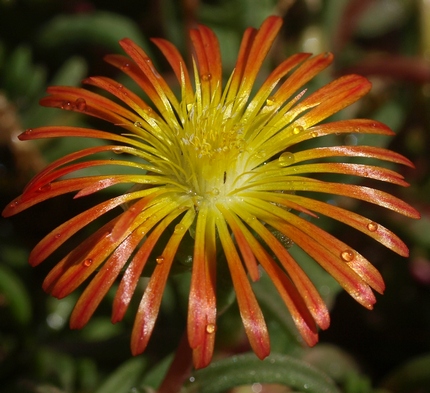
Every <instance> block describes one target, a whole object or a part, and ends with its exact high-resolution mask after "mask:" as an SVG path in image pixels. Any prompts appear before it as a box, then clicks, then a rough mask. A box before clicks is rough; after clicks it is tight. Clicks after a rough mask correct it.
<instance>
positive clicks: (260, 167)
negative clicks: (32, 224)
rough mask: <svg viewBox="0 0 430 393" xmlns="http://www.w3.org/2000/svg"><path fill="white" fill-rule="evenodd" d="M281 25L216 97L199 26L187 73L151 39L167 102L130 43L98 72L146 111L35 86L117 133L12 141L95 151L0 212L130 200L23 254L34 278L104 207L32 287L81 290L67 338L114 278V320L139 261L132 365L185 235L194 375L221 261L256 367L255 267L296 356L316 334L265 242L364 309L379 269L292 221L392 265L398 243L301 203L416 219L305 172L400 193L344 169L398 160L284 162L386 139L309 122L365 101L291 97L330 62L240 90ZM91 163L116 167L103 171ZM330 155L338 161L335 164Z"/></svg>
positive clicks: (205, 342)
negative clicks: (166, 67)
mask: <svg viewBox="0 0 430 393" xmlns="http://www.w3.org/2000/svg"><path fill="white" fill-rule="evenodd" d="M281 23H282V22H281V19H280V18H277V17H269V18H268V19H266V20H265V21H264V22H263V24H262V26H261V27H260V29H258V30H257V29H253V28H249V29H247V30H246V31H245V34H244V37H243V40H242V43H241V47H240V52H239V56H238V60H237V63H236V66H235V68H234V71H233V73H232V74H231V76H230V78H229V79H228V80H227V82H226V83H225V85H223V81H222V66H221V55H220V51H219V45H218V41H217V39H216V37H215V35H214V33H213V32H212V31H211V30H210V29H209V28H207V27H205V26H199V27H198V28H196V29H194V30H192V31H191V33H190V36H191V41H192V46H193V49H194V55H193V64H192V74H191V75H190V74H189V71H188V69H187V67H186V64H185V62H184V60H183V58H182V57H181V55H180V54H179V53H178V51H177V49H176V48H175V47H174V46H173V45H172V44H171V43H169V42H167V41H165V40H163V39H154V40H153V42H154V43H155V45H156V46H157V47H158V48H159V49H160V50H161V52H162V53H163V54H164V56H165V57H166V59H167V60H168V62H169V63H170V65H171V67H172V69H173V71H174V73H175V75H176V77H177V79H178V81H179V84H180V88H181V91H180V98H177V96H176V95H175V94H174V93H173V92H172V90H171V89H170V87H169V86H168V85H167V83H166V81H165V80H164V79H163V78H162V76H161V75H160V74H159V73H158V71H157V70H156V69H155V67H154V65H153V63H152V62H151V60H150V59H149V58H148V56H147V55H146V53H145V52H144V51H143V50H142V49H141V48H139V47H138V46H137V45H136V44H134V43H133V42H132V41H130V40H129V39H124V40H122V41H121V46H122V47H123V49H124V50H125V52H126V53H127V55H128V57H125V56H119V55H112V56H108V57H107V58H106V60H107V61H108V62H109V63H111V64H112V65H114V66H115V67H118V68H120V69H121V70H122V71H124V72H125V73H126V74H127V75H129V76H130V77H131V78H132V79H134V81H136V82H137V84H138V85H139V86H140V88H141V89H142V90H143V91H144V92H145V93H146V95H147V96H148V97H149V99H150V100H151V103H150V104H149V103H147V102H145V101H144V100H143V99H142V98H141V97H139V96H138V95H137V94H136V93H134V92H132V91H131V90H129V89H127V88H126V87H125V86H123V85H121V84H120V83H118V82H116V81H114V80H112V79H109V78H106V77H91V78H88V79H86V80H85V81H84V82H85V83H86V84H88V85H91V86H95V87H97V88H99V89H102V90H105V91H106V92H108V93H110V94H111V95H113V96H114V97H115V98H116V100H115V101H114V100H111V99H108V98H105V97H104V96H101V95H99V94H98V93H94V92H92V91H89V90H86V89H83V88H73V87H50V88H49V90H48V93H49V96H47V97H46V98H44V99H42V101H41V103H42V105H45V106H49V107H58V108H61V109H64V110H72V111H76V112H81V113H85V114H88V115H91V116H95V117H98V118H101V119H103V120H106V121H108V122H110V123H112V124H113V125H115V126H117V128H118V129H119V132H107V131H101V130H96V129H87V128H79V127H66V126H64V127H58V126H50V127H40V128H36V129H29V130H27V131H25V132H24V133H23V134H22V135H21V136H20V139H21V140H30V139H37V138H55V137H75V138H77V137H83V138H97V139H102V140H106V141H108V143H107V144H105V145H103V146H97V147H89V148H86V149H83V150H81V151H77V152H75V153H72V154H69V155H67V156H65V157H63V158H60V159H58V160H57V161H55V162H53V163H52V164H50V165H49V166H47V167H46V168H45V169H44V170H43V171H42V172H41V173H39V174H38V175H37V176H35V177H34V179H33V180H32V181H31V182H30V183H29V184H28V186H27V187H26V188H25V190H24V192H23V194H22V195H21V196H19V197H18V198H17V199H15V201H13V202H12V203H11V204H10V205H9V206H8V207H6V209H5V210H4V212H3V214H4V215H5V216H10V215H13V214H15V213H18V212H20V211H22V210H24V209H27V208H28V207H30V206H32V205H34V204H36V203H39V202H41V201H44V200H46V199H48V198H52V197H55V196H58V195H61V194H65V193H71V192H77V193H76V194H75V196H74V198H81V197H84V196H87V195H90V194H93V193H95V192H97V191H101V190H103V189H106V188H107V187H111V186H114V185H118V184H130V185H131V188H130V189H129V191H127V192H124V193H122V194H120V195H118V196H116V197H114V198H111V199H108V200H106V201H104V202H102V203H100V204H98V205H96V206H94V207H92V208H90V209H88V210H87V211H84V212H83V213H81V214H79V215H78V216H76V217H74V218H72V219H70V220H69V221H67V222H65V223H64V224H62V225H60V226H59V227H58V228H56V229H54V230H53V231H52V232H51V233H50V234H48V235H47V236H46V237H45V238H43V239H42V240H41V241H40V243H39V244H38V245H37V246H36V247H35V248H34V250H33V251H32V253H31V255H30V263H31V264H32V265H33V266H35V265H38V264H39V263H41V262H42V261H43V260H44V259H46V258H47V257H48V256H49V255H50V254H51V253H52V252H53V251H55V250H56V249H57V248H58V247H60V245H62V244H63V243H64V242H65V241H66V240H68V239H69V238H70V237H71V236H73V235H74V234H75V233H77V232H78V231H79V230H80V229H82V228H83V227H85V226H86V225H87V224H89V223H91V222H92V221H93V220H95V219H97V218H98V217H100V216H102V215H103V214H105V213H107V212H109V211H110V210H112V209H115V208H119V209H118V215H117V217H116V218H114V219H112V220H111V221H109V222H108V223H107V224H105V225H104V226H102V227H101V228H100V229H98V230H97V231H96V232H95V233H94V234H92V235H91V236H90V237H89V238H87V239H86V240H85V241H84V242H83V243H82V244H80V245H79V246H78V247H76V249H74V250H73V251H71V252H70V253H69V254H67V255H66V256H65V257H64V258H63V259H62V260H61V261H60V262H59V263H58V264H57V265H56V266H55V267H54V268H53V269H52V270H51V272H50V273H49V274H48V276H47V278H46V279H45V281H44V284H43V286H44V289H45V290H46V291H48V292H49V293H51V294H52V295H54V296H56V297H59V298H61V297H64V296H66V295H68V294H69V293H71V292H72V291H74V290H75V289H76V288H77V287H78V286H79V285H80V284H82V283H83V282H84V281H85V280H87V279H88V278H90V280H89V284H88V286H87V287H86V289H85V290H84V292H83V293H82V295H81V296H80V298H79V300H78V302H77V304H76V306H75V308H74V311H73V313H72V316H71V326H72V327H74V328H80V327H82V326H83V325H85V324H86V323H87V321H88V320H89V319H90V317H91V315H92V314H93V312H94V311H95V309H96V308H97V306H98V304H99V303H100V301H101V300H102V298H103V297H104V295H105V294H106V293H107V291H108V290H109V288H110V287H111V286H112V284H113V283H114V281H115V280H116V279H117V278H118V277H119V276H120V273H122V275H121V278H120V283H119V287H118V290H117V292H116V296H115V299H114V303H113V313H112V320H113V322H116V321H119V320H121V319H122V318H123V316H124V314H125V312H126V310H127V308H128V306H129V304H130V300H131V297H132V295H133V292H134V291H135V288H136V285H137V283H138V280H139V278H140V277H141V275H142V271H143V270H144V268H145V266H146V265H147V264H148V263H149V262H150V259H155V261H154V262H156V263H155V268H154V270H153V273H152V275H151V277H150V280H149V284H148V286H147V288H146V290H145V292H144V295H143V297H142V300H141V302H140V305H139V308H138V311H137V316H136V319H135V324H134V328H133V332H132V339H131V347H132V352H133V353H134V354H138V353H141V352H142V351H143V350H144V349H145V347H146V346H147V343H148V340H149V338H150V335H151V333H152V331H153V328H154V324H155V321H156V318H157V314H158V311H159V306H160V302H161V298H162V294H163V289H164V287H165V285H166V281H167V279H168V276H169V273H170V271H171V268H172V265H173V264H174V263H175V256H176V254H177V252H178V249H179V248H180V247H181V244H183V243H184V241H185V240H184V239H186V238H187V239H188V241H189V239H192V241H193V245H194V250H193V257H192V265H191V267H190V268H191V269H192V278H191V286H190V293H189V306H188V340H189V344H190V346H191V348H192V350H193V354H194V364H195V366H196V367H203V366H205V365H207V364H208V363H209V362H210V359H211V357H212V353H213V347H214V340H215V334H214V333H215V330H216V323H217V322H216V317H217V306H216V294H215V286H216V264H217V259H218V260H219V258H218V257H217V256H219V255H223V256H224V257H223V258H225V260H226V263H227V264H228V268H229V271H230V274H231V278H232V283H233V286H234V290H235V292H236V296H237V302H238V305H239V309H240V314H241V317H242V320H243V324H244V327H245V331H246V334H247V336H248V338H249V341H250V344H251V346H252V348H253V350H254V351H255V353H256V354H257V355H258V356H259V357H260V358H264V357H265V356H267V355H268V354H269V351H270V344H269V336H268V332H267V328H266V324H265V320H264V317H263V314H262V312H261V310H260V307H259V305H258V303H257V300H256V297H255V295H254V293H253V291H252V288H251V284H250V281H256V280H258V279H259V275H260V270H259V265H260V266H261V267H262V268H263V269H264V270H265V271H266V272H267V274H268V276H270V278H271V279H272V281H273V284H274V285H275V287H276V288H277V290H278V291H279V293H280V295H281V297H282V299H283V301H284V302H285V304H286V306H287V307H288V309H289V311H290V313H291V315H292V318H293V320H294V322H295V324H296V325H297V328H298V330H299V331H300V333H301V335H302V336H303V338H304V340H305V341H306V342H307V343H308V344H309V345H313V344H315V343H316V341H317V334H318V333H317V331H318V327H319V328H322V329H326V328H327V327H328V325H329V314H328V311H327V308H326V305H325V304H324V302H323V300H322V298H321V296H320V295H319V293H318V292H317V290H316V289H315V287H314V285H313V284H312V282H311V281H310V279H309V278H308V277H307V275H306V274H305V273H304V271H303V270H302V268H301V266H300V263H298V262H297V261H295V260H294V259H293V258H292V256H291V255H290V254H289V252H288V250H287V249H286V248H285V246H284V242H283V241H282V239H280V237H284V238H288V239H291V241H292V242H294V243H295V244H296V245H297V246H298V247H300V248H302V249H303V250H304V251H305V252H307V253H308V254H309V255H310V256H311V257H313V258H314V259H315V261H316V262H318V263H319V264H320V265H321V266H322V267H323V268H324V269H325V270H326V271H327V272H328V273H329V274H331V275H332V276H333V277H334V278H335V279H336V280H337V281H338V282H339V283H340V285H341V286H342V287H343V288H344V289H345V290H346V291H348V292H349V293H350V295H351V296H352V297H353V298H354V299H356V300H357V301H358V302H359V303H360V304H362V305H363V306H365V307H367V308H369V309H370V308H372V306H373V304H374V303H375V297H374V294H373V291H372V290H375V291H377V292H380V293H382V292H383V290H384V283H383V280H382V278H381V276H380V274H379V273H378V271H377V270H376V269H375V268H374V267H373V266H372V265H371V264H370V263H369V262H368V261H367V260H366V259H365V258H364V257H363V256H361V255H360V254H359V253H358V252H357V251H356V250H354V249H352V248H350V247H349V246H348V245H346V244H344V243H343V242H342V241H340V240H338V239H336V238H335V237H334V236H332V235H330V234H329V233H327V232H325V231H324V230H322V229H321V228H319V227H318V226H316V225H315V224H314V223H312V222H310V221H308V220H306V219H305V218H302V217H301V215H297V212H300V213H303V214H305V215H310V216H316V215H317V214H322V215H325V216H328V217H331V218H333V219H335V220H338V221H342V222H344V223H345V224H347V225H350V226H351V227H353V228H355V229H357V230H359V231H361V232H364V233H366V234H367V235H369V236H370V237H372V238H374V239H375V240H377V241H378V242H380V243H382V244H383V245H385V246H386V247H388V248H390V249H391V250H393V251H395V252H396V253H398V254H400V255H407V253H408V250H407V247H406V246H405V245H404V243H403V242H402V241H401V240H400V239H399V238H398V237H397V236H396V235H394V234H393V233H392V232H390V231H389V230H388V229H386V228H384V227H383V226H382V225H380V224H377V223H375V222H373V221H370V220H369V219H367V218H365V217H363V216H361V215H359V214H357V213H353V212H350V211H347V210H345V209H343V208H341V207H338V206H335V205H332V204H329V203H327V202H324V201H321V200H317V199H314V198H312V196H310V194H309V193H323V194H324V193H328V194H335V195H341V196H347V197H351V198H356V199H359V200H363V201H366V202H370V203H373V204H376V205H380V206H382V207H385V208H387V209H391V210H393V211H396V212H398V213H400V214H404V215H406V216H409V217H418V213H417V212H416V210H415V209H413V208H412V207H410V206H409V205H408V204H406V203H405V202H403V201H401V200H399V199H398V198H396V197H394V196H392V195H389V194H387V193H385V192H383V191H380V190H376V189H373V188H368V187H365V186H360V185H355V184H343V183H337V182H329V181H323V180H317V179H315V178H314V177H309V174H318V173H333V174H345V175H352V176H358V177H365V178H371V179H376V180H380V181H384V182H389V183H394V184H397V185H401V186H406V185H407V183H406V182H405V181H404V180H403V178H402V176H401V175H400V174H398V173H396V172H394V171H392V170H389V169H386V168H383V167H379V166H374V165H369V164H366V163H353V162H351V159H352V158H356V157H359V158H364V159H366V158H373V159H379V160H382V161H387V162H391V163H397V164H404V165H409V166H411V165H412V164H411V162H410V161H408V160H407V159H406V158H404V157H402V156H401V155H399V154H396V153H393V152H391V151H389V150H386V149H383V148H378V147H371V146H328V147H316V148H307V149H304V150H303V149H302V150H300V149H296V152H294V153H293V152H292V146H294V145H297V144H299V143H300V142H303V141H307V140H310V139H314V138H318V137H322V136H325V135H330V134H334V133H345V134H346V133H363V134H383V135H392V134H393V133H392V131H390V130H389V128H388V127H386V126H385V125H383V124H381V123H379V122H377V121H373V120H367V119H354V120H343V121H334V122H329V123H325V124H320V122H321V121H322V120H324V119H326V118H327V117H329V116H331V115H332V114H334V113H336V112H338V111H339V110H341V109H343V108H345V107H346V106H348V105H350V104H352V103H354V102H355V101H357V100H358V99H359V98H361V97H362V96H363V95H365V94H366V93H367V92H368V91H369V89H370V83H369V82H368V81H367V80H366V79H365V78H363V77H361V76H358V75H348V76H343V77H341V78H339V79H337V80H335V81H333V82H331V83H329V84H328V85H326V86H324V87H322V88H320V89H319V90H317V91H316V92H314V93H312V94H308V95H307V94H306V89H304V88H303V86H304V84H305V83H306V82H308V81H309V80H311V79H312V78H313V77H314V76H315V75H317V74H318V73H319V72H320V71H322V70H323V69H324V68H326V67H327V66H328V65H329V64H330V63H331V61H332V55H331V54H329V53H325V54H321V55H317V56H311V55H310V54H307V53H299V54H295V55H293V56H291V57H289V58H287V59H286V60H285V61H283V62H282V63H281V64H280V65H279V66H278V67H277V68H276V69H275V70H274V71H273V72H271V73H270V75H269V76H268V77H267V79H266V80H265V81H264V82H263V84H262V86H261V87H259V89H258V90H257V91H256V92H255V93H252V89H253V87H254V82H255V80H256V77H257V74H258V72H259V70H260V68H261V65H262V63H263V61H264V59H265V57H266V55H267V53H268V51H269V49H270V47H271V45H272V43H273V41H274V39H275V37H276V35H277V33H278V31H279V29H280V27H281ZM118 102H121V103H118ZM121 129H122V131H121ZM101 153H104V154H106V153H116V154H112V158H110V159H106V158H104V156H103V155H101ZM117 154H121V155H117ZM100 157H101V158H100ZM129 157H132V159H131V158H129ZM339 158H344V159H346V161H348V162H346V163H342V162H339ZM330 159H331V160H330ZM362 161H363V160H362ZM364 161H365V160H364ZM98 166H108V167H109V168H115V166H117V167H121V168H122V171H121V173H118V172H115V171H114V170H112V174H109V175H93V176H88V175H82V174H80V170H82V169H88V168H92V167H98ZM121 206H122V207H123V210H121V208H120V207H121ZM279 234H280V235H279ZM166 237H167V240H162V239H166ZM160 244H162V246H163V247H164V248H163V251H162V252H161V253H160V254H158V255H155V256H154V248H155V247H156V246H159V245H160ZM248 276H249V278H248Z"/></svg>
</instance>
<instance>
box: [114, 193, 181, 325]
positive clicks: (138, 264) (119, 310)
mask: <svg viewBox="0 0 430 393" xmlns="http://www.w3.org/2000/svg"><path fill="white" fill-rule="evenodd" d="M178 207H179V206H178V204H177V203H176V202H170V201H164V203H163V202H161V203H160V204H159V206H158V205H156V206H154V209H153V210H151V209H147V211H146V214H145V215H144V216H143V218H142V219H141V220H139V222H140V226H139V231H141V232H142V235H146V234H147V233H148V232H149V231H151V229H152V228H153V227H154V226H155V225H156V227H155V228H154V229H153V230H152V231H151V232H150V234H149V235H148V237H147V238H146V240H145V242H144V243H143V244H142V246H141V247H140V248H139V250H138V251H137V253H136V254H135V255H134V257H133V259H132V260H131V262H130V264H129V265H128V266H127V269H126V270H125V272H124V275H123V277H122V279H121V282H120V284H119V286H118V289H117V292H116V294H115V298H114V301H113V307H112V318H111V319H112V322H113V323H116V322H118V321H120V320H121V319H122V318H123V317H124V315H125V312H126V311H127V308H128V306H129V304H130V301H131V298H132V296H133V293H134V291H135V289H136V285H137V283H138V281H139V279H140V276H141V274H142V271H143V269H144V267H145V265H146V263H147V261H148V258H149V256H150V254H151V252H152V250H153V249H154V247H155V245H156V244H157V242H158V240H159V239H160V236H161V235H162V234H163V232H164V231H165V230H166V228H167V227H168V226H169V224H170V223H171V222H172V221H173V220H174V219H175V218H176V217H177V216H178V215H179V214H181V211H180V210H179V209H178ZM157 224H158V225H157Z"/></svg>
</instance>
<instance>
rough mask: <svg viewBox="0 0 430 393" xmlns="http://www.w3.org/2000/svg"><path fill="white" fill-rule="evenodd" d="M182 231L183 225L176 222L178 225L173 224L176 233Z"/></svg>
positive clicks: (183, 230) (183, 229)
mask: <svg viewBox="0 0 430 393" xmlns="http://www.w3.org/2000/svg"><path fill="white" fill-rule="evenodd" d="M184 232H185V225H183V224H178V225H176V226H175V230H174V233H176V234H182V233H184Z"/></svg>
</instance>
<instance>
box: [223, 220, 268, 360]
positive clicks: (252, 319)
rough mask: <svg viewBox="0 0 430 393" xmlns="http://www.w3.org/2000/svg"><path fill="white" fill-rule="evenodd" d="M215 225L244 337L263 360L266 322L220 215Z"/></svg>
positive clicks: (266, 347) (265, 349)
mask: <svg viewBox="0 0 430 393" xmlns="http://www.w3.org/2000/svg"><path fill="white" fill-rule="evenodd" d="M216 225H217V229H218V233H219V237H220V240H221V244H222V247H223V249H224V252H225V255H226V258H227V262H228V267H229V269H230V274H231V278H232V280H233V285H234V290H235V292H236V296H237V303H238V305H239V311H240V315H241V317H242V321H243V325H244V327H245V332H246V335H247V336H248V340H249V343H250V344H251V347H252V349H253V351H254V352H255V354H256V355H257V356H258V357H259V358H260V359H264V358H265V357H266V356H268V355H269V353H270V340H269V334H268V331H267V326H266V322H265V321H264V317H263V314H262V312H261V309H260V306H259V305H258V303H257V299H256V298H255V295H254V293H253V291H252V288H251V285H250V283H249V281H248V279H247V277H246V273H245V270H244V269H243V266H242V262H241V260H240V257H239V255H238V253H237V250H236V247H235V246H234V243H233V241H232V239H231V236H230V233H229V232H228V229H227V225H226V222H225V220H224V217H223V216H222V215H221V214H218V215H217V218H216Z"/></svg>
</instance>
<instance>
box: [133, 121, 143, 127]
mask: <svg viewBox="0 0 430 393" xmlns="http://www.w3.org/2000/svg"><path fill="white" fill-rule="evenodd" d="M133 125H134V126H135V127H136V128H142V123H141V122H140V121H135V122H134V124H133Z"/></svg>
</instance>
